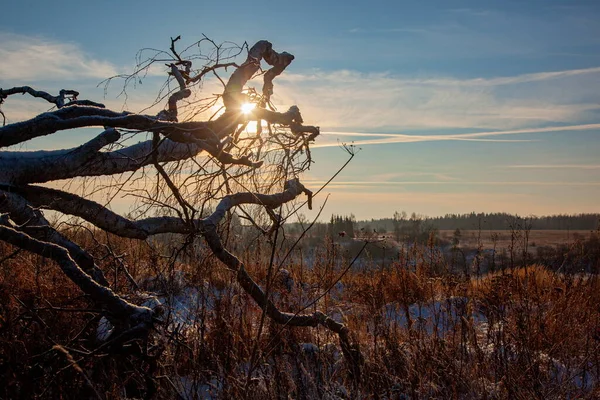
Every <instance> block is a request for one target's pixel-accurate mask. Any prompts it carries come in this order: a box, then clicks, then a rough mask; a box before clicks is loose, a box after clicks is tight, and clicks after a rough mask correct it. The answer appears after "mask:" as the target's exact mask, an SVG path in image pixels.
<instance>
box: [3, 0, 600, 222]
mask: <svg viewBox="0 0 600 400" xmlns="http://www.w3.org/2000/svg"><path fill="white" fill-rule="evenodd" d="M2 20H3V23H2V25H1V26H0V87H3V88H7V87H13V86H21V85H30V86H34V87H36V88H38V89H41V90H46V91H49V92H57V91H58V90H60V89H61V88H65V87H69V88H73V89H77V90H79V91H80V92H81V96H80V98H88V99H91V100H97V101H103V102H105V103H106V104H108V105H109V106H111V107H113V108H117V109H120V108H121V107H123V104H124V98H123V97H122V96H121V97H117V96H118V95H119V92H120V91H119V90H118V89H119V88H118V87H117V86H114V87H110V89H109V91H108V92H107V94H106V97H105V93H104V87H103V86H102V85H101V86H99V87H98V86H97V85H98V83H99V82H101V81H102V80H103V79H105V78H107V77H110V76H112V75H115V74H118V73H123V72H127V71H131V69H132V68H133V66H134V64H135V55H136V53H137V51H138V50H139V49H141V48H147V47H151V48H162V49H167V48H168V46H169V44H170V42H169V38H170V37H175V36H177V35H181V36H182V43H184V44H191V43H193V42H195V41H196V40H198V39H200V38H201V36H202V34H205V35H207V36H209V37H211V38H212V39H214V40H215V41H216V42H222V41H233V42H236V43H243V42H248V43H249V44H253V43H254V42H256V41H257V40H261V39H267V40H269V41H270V42H272V43H273V46H274V48H275V49H276V50H277V51H287V52H290V53H292V54H294V55H295V57H296V58H295V60H294V62H293V63H292V64H291V65H290V66H289V67H288V68H287V70H286V71H285V73H284V74H283V75H281V76H280V77H279V78H277V80H276V81H275V95H274V97H273V101H274V103H275V104H276V105H277V106H278V107H280V108H281V109H285V108H286V107H288V106H289V105H292V104H296V105H298V106H299V107H300V110H301V111H302V114H303V117H304V120H305V122H306V123H307V124H311V125H318V126H320V127H321V132H322V135H321V136H320V137H319V138H318V139H317V141H316V143H315V144H314V146H313V148H314V150H313V159H314V160H315V161H316V162H315V164H314V165H313V167H312V168H311V170H310V171H309V172H308V173H307V174H306V175H305V176H303V177H302V180H303V182H304V183H305V184H306V185H307V186H308V187H309V188H313V189H318V187H319V186H320V185H322V184H323V183H324V182H325V181H327V180H328V179H329V178H330V177H331V176H332V175H333V174H334V173H335V172H336V171H337V170H338V168H339V167H340V166H341V165H342V164H343V163H344V162H345V161H346V159H347V153H346V152H345V151H344V150H343V149H342V148H341V146H340V144H341V143H347V144H350V143H353V144H354V145H355V146H356V149H358V151H357V154H356V156H355V158H354V159H353V160H352V162H351V163H350V164H349V166H348V167H347V168H346V169H344V170H343V171H342V173H340V174H339V176H338V177H337V178H336V179H335V180H334V181H333V183H332V184H330V185H329V186H328V187H327V188H326V189H325V190H324V191H323V194H322V195H320V198H318V199H316V200H317V202H316V203H317V205H319V204H322V202H323V200H324V198H325V195H326V194H330V195H329V198H328V201H327V205H326V208H325V209H324V211H323V214H322V215H323V216H324V217H323V218H324V219H328V217H329V216H330V215H331V214H332V213H335V214H350V213H352V214H354V215H355V216H356V217H357V218H358V219H370V218H385V217H391V216H392V215H393V214H394V212H395V211H406V212H408V213H412V212H415V213H417V214H423V215H429V216H437V215H444V214H446V213H468V212H471V211H475V212H509V213H516V214H519V215H522V216H527V215H548V214H558V213H583V212H600V208H599V206H598V199H600V159H599V157H598V155H599V154H600V140H599V139H600V24H599V23H598V21H600V2H599V1H596V0H591V1H577V0H570V1H556V0H529V1H524V0H521V1H511V0H502V1H493V0H492V1H486V2H482V1H449V0H432V1H427V2H415V1H411V2H408V1H399V0H396V1H376V0H372V1H368V2H365V1H360V2H358V1H351V0H346V1H328V2H324V1H312V0H306V1H303V2H288V1H278V2H275V1H252V2H242V1H237V0H230V1H227V2H199V1H195V2H190V1H186V0H181V1H178V2H175V3H169V2H164V1H161V2H158V1H134V0H130V1H118V2H117V1H111V0H105V1H101V2H100V1H98V2H88V1H81V2H66V1H56V2H47V1H27V0H22V1H19V2H17V1H9V4H8V5H5V6H4V7H3V18H2ZM150 78H151V77H150ZM152 82H153V81H152V79H150V80H149V81H146V82H144V84H143V85H141V86H140V87H138V88H137V89H136V91H134V92H133V93H132V94H131V96H130V98H128V100H127V104H126V107H127V109H129V110H132V111H138V110H141V109H142V108H143V106H144V105H145V104H148V102H149V101H151V100H152V99H153V97H152V94H155V93H156V90H157V89H158V87H153V86H152V85H151V83H152ZM206 89H207V90H209V89H210V88H206ZM47 109H48V105H47V104H44V103H43V102H41V101H33V102H31V101H28V99H26V98H24V97H23V98H21V97H19V98H10V99H9V101H7V102H6V104H4V105H3V106H2V110H3V111H4V112H5V113H6V114H7V117H8V118H9V122H14V121H18V120H22V119H25V118H28V117H31V116H34V115H36V114H37V113H39V112H42V111H46V110H47ZM95 133H96V134H97V133H98V132H95ZM86 134H89V132H88V133H85V132H83V133H82V132H76V133H66V134H62V135H53V136H52V137H46V138H43V139H40V140H37V141H36V142H35V143H33V142H32V143H30V144H27V146H26V147H25V149H27V150H35V149H38V148H45V149H50V148H66V147H71V146H73V145H77V144H80V143H81V142H82V141H81V139H82V137H84V136H85V135H86ZM92 136H93V134H92ZM305 214H307V215H308V216H309V217H310V216H311V215H312V214H311V213H309V212H306V213H305Z"/></svg>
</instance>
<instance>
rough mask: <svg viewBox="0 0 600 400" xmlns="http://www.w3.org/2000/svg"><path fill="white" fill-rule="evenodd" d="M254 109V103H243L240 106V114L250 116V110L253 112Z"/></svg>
mask: <svg viewBox="0 0 600 400" xmlns="http://www.w3.org/2000/svg"><path fill="white" fill-rule="evenodd" d="M255 107H256V104H255V103H244V104H242V112H243V113H244V114H250V112H252V110H254V108H255Z"/></svg>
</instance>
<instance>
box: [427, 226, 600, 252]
mask: <svg viewBox="0 0 600 400" xmlns="http://www.w3.org/2000/svg"><path fill="white" fill-rule="evenodd" d="M513 233H514V232H511V231H510V230H481V231H479V230H476V229H473V230H463V231H461V239H460V247H467V248H477V247H479V245H481V246H482V248H483V249H494V247H495V248H496V250H497V251H498V252H501V251H503V250H505V251H508V250H509V249H510V246H511V242H512V241H517V242H518V244H519V246H520V245H521V242H522V241H523V240H524V233H525V232H524V231H518V232H517V233H518V237H517V238H515V237H514V236H513ZM594 233H595V232H594V231H587V230H571V231H568V230H531V231H529V232H528V238H527V240H528V246H529V251H531V252H535V248H536V247H541V246H548V247H558V246H562V245H568V244H571V243H573V242H574V241H576V240H577V239H583V240H587V239H589V238H590V236H591V235H592V234H594ZM439 234H440V238H442V239H444V240H446V241H448V242H451V241H452V237H453V235H454V231H452V230H441V231H440V233H439Z"/></svg>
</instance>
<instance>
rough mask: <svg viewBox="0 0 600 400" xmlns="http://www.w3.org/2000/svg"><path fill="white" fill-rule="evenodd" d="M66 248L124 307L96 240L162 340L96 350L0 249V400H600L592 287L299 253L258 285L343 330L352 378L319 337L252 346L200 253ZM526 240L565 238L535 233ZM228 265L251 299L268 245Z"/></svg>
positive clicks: (575, 281) (275, 332)
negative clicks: (153, 301) (90, 266)
mask: <svg viewBox="0 0 600 400" xmlns="http://www.w3.org/2000/svg"><path fill="white" fill-rule="evenodd" d="M471 234H472V233H471V232H465V233H464V234H463V237H464V238H465V239H466V238H470V237H472V236H471ZM501 234H503V235H504V233H501ZM571 234H572V233H571ZM78 235H82V236H80V237H79V238H78V240H79V242H82V243H84V245H85V246H86V247H87V248H89V249H90V251H92V253H93V254H94V255H95V256H96V257H97V259H98V260H99V261H98V262H99V263H100V265H101V267H102V268H103V269H104V271H105V273H106V275H107V277H109V278H110V280H111V283H112V284H113V287H114V288H115V289H116V290H118V291H119V292H121V293H129V296H130V299H131V301H140V300H139V299H140V297H139V294H138V295H136V294H135V291H134V290H133V288H132V287H131V285H129V284H128V281H127V279H126V277H125V276H124V275H123V274H122V273H121V272H120V269H119V268H120V266H122V264H119V262H117V260H116V259H114V258H111V257H106V254H104V253H103V249H104V247H102V246H100V245H99V242H96V240H98V241H100V242H106V241H107V240H108V241H110V246H111V248H112V250H113V252H114V254H119V255H123V257H124V258H123V259H122V260H124V261H125V265H126V266H127V268H128V270H129V272H130V273H131V275H132V276H133V277H134V278H135V279H136V280H137V281H138V282H140V283H141V288H142V290H145V291H152V292H153V293H154V294H155V295H158V296H162V298H163V299H167V300H165V301H166V302H165V306H164V307H165V314H164V316H163V324H164V325H163V327H162V328H159V329H157V331H156V332H155V333H153V334H152V335H151V337H149V338H148V342H147V343H130V344H129V346H133V347H131V348H129V351H124V349H121V350H113V351H109V350H108V349H107V348H106V347H103V344H102V342H99V341H98V340H97V339H96V335H97V329H98V323H99V320H100V315H99V314H98V312H97V310H96V309H95V307H94V306H93V305H92V304H91V303H90V302H89V300H88V299H86V298H85V297H84V296H82V295H81V293H80V292H79V291H78V290H77V289H76V287H75V286H74V285H73V284H71V283H70V282H69V281H68V280H67V279H66V278H65V277H64V275H62V274H61V273H60V271H59V270H58V269H57V268H56V266H55V265H54V264H53V263H52V262H51V261H49V260H47V259H44V258H41V257H38V256H34V255H31V254H27V253H23V252H21V253H17V254H15V255H13V256H12V257H6V256H7V255H10V254H12V252H13V250H14V249H12V248H10V247H9V246H7V245H4V244H0V254H1V255H2V256H1V257H0V259H2V263H1V264H0V300H1V301H0V382H2V384H1V385H0V398H2V399H82V398H86V399H87V398H98V397H99V398H106V399H125V398H154V399H186V400H187V399H210V398H215V399H238V398H246V399H498V400H513V399H523V400H526V399H590V400H591V399H598V398H600V384H599V379H600V309H599V305H600V279H598V276H597V275H594V274H580V273H579V274H564V273H557V272H553V271H551V270H549V269H548V268H546V267H544V266H541V265H528V266H527V267H520V268H515V269H512V270H507V271H504V272H495V273H493V274H488V275H484V276H481V277H479V278H477V279H476V278H471V277H466V276H463V275H460V274H450V273H447V272H443V271H445V270H447V269H444V267H443V265H442V266H441V267H440V265H438V264H439V263H442V264H443V263H444V261H443V260H441V259H437V258H433V257H430V255H428V254H426V253H425V250H426V249H422V250H419V249H415V251H423V252H424V253H423V254H421V255H419V254H415V256H416V260H417V262H416V264H410V265H409V264H402V263H401V262H400V261H398V262H393V263H390V264H389V265H387V266H386V268H385V269H381V268H379V266H378V264H377V265H374V268H361V269H360V270H355V269H352V268H351V269H349V270H348V272H347V273H344V272H345V271H346V269H347V266H348V265H349V263H350V260H351V259H352V256H353V255H340V256H337V257H332V254H333V250H332V246H334V244H333V243H332V244H330V245H329V246H327V245H322V246H317V247H313V248H311V250H313V251H314V255H315V257H314V262H312V264H311V265H307V264H306V262H305V261H304V259H303V252H306V251H307V250H308V247H307V246H308V244H306V243H301V244H300V246H299V248H298V249H296V250H295V251H294V252H293V257H291V258H289V259H288V260H287V261H286V262H285V263H284V264H283V265H282V267H283V268H285V269H286V270H287V271H288V272H289V275H286V276H289V277H291V279H292V281H291V284H290V282H287V281H286V282H282V280H281V279H279V278H278V277H279V276H283V275H281V273H278V274H276V275H274V280H273V285H272V287H273V292H274V295H273V300H274V301H275V302H276V304H277V305H278V306H279V307H280V308H281V309H283V310H285V311H292V312H296V311H299V310H302V309H303V308H306V309H305V310H304V311H303V312H313V311H315V310H316V309H320V310H321V311H323V312H325V313H326V314H328V315H330V316H332V317H333V318H334V319H336V320H338V321H340V322H343V323H345V324H346V325H347V326H348V327H349V328H350V330H351V337H352V338H353V340H355V341H356V342H357V343H359V344H360V349H361V352H362V356H363V358H362V360H361V362H360V370H359V373H358V374H357V373H356V372H355V371H354V372H353V370H352V369H351V368H350V367H349V365H347V364H346V361H345V359H344V358H343V357H342V356H341V353H340V347H339V343H338V341H337V339H336V336H335V335H333V334H332V333H331V332H330V331H328V330H326V329H323V328H287V327H282V326H280V325H276V324H274V323H271V322H269V320H268V319H267V320H266V324H265V328H264V329H263V330H262V332H260V329H259V326H260V320H261V311H260V309H259V308H258V307H257V306H256V305H255V304H253V303H252V300H251V299H250V298H249V297H248V296H247V295H246V294H245V293H243V292H242V291H241V290H240V288H239V286H238V285H237V284H236V283H235V279H234V277H233V276H232V275H231V273H230V272H228V271H227V270H225V268H224V267H223V266H222V265H221V264H220V263H219V262H218V261H217V260H216V259H215V258H214V257H213V256H212V255H210V254H209V253H208V251H207V250H206V249H205V248H204V247H202V246H194V247H190V248H188V249H187V250H186V251H185V252H184V253H183V255H182V256H181V257H179V258H178V259H177V260H174V259H170V258H169V257H163V256H161V255H160V254H168V253H169V251H170V249H171V248H172V247H173V246H175V245H177V243H175V242H170V243H169V242H167V243H162V244H154V245H153V246H150V245H149V244H147V243H145V242H140V241H136V240H124V239H119V238H116V237H110V236H106V235H97V237H95V238H94V237H91V236H90V235H89V233H87V234H86V233H85V232H84V233H81V232H80V233H78ZM86 235H88V236H86ZM486 235H487V236H489V233H482V237H485V236H486ZM100 238H102V239H100ZM469 240H472V239H469ZM502 240H506V239H502ZM531 240H532V241H536V242H537V243H539V244H540V245H541V244H544V245H552V244H553V243H556V241H559V240H563V241H567V238H566V236H565V235H560V234H558V233H556V232H555V231H543V232H541V231H538V232H532V235H531ZM238 250H239V254H241V257H242V259H243V260H244V261H245V262H246V263H247V266H248V269H249V272H250V273H251V274H252V275H253V276H255V277H256V278H257V279H258V282H259V283H260V284H261V285H262V286H263V287H265V284H266V280H267V277H268V276H267V272H266V271H267V268H266V265H268V259H269V257H270V254H271V247H270V245H269V243H268V242H266V241H260V242H252V243H249V244H248V245H247V246H246V247H245V248H240V249H238ZM277 254H278V255H277V257H281V254H279V253H277ZM277 257H276V258H277ZM436 271H437V272H436ZM439 271H442V272H439ZM156 276H162V278H161V279H159V280H156V279H150V280H149V279H148V278H152V277H156ZM284 283H285V284H284ZM329 288H331V289H330V290H329V291H327V289H329ZM315 300H316V301H315ZM313 302H314V304H313ZM181 304H185V307H183V308H182V307H181ZM182 310H183V311H184V312H182ZM178 312H179V314H178ZM259 332H260V333H259ZM132 348H133V349H134V350H135V351H131V349H132ZM253 355H254V356H253ZM92 388H93V390H92Z"/></svg>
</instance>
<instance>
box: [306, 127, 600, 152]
mask: <svg viewBox="0 0 600 400" xmlns="http://www.w3.org/2000/svg"><path fill="white" fill-rule="evenodd" d="M594 129H600V124H583V125H568V126H549V127H545V128H529V129H512V130H504V131H488V132H474V133H460V134H448V135H410V134H403V133H366V132H331V131H326V132H323V134H325V135H330V136H341V137H353V136H356V137H373V138H375V137H383V139H365V140H355V141H353V142H352V144H354V145H355V146H365V145H377V144H389V143H415V142H432V141H446V140H458V141H460V140H465V141H481V142H531V141H533V140H530V139H527V140H521V139H486V137H489V136H502V135H519V134H528V133H544V132H565V131H585V130H594ZM334 146H339V143H322V144H315V145H313V146H312V147H313V148H319V147H334Z"/></svg>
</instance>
